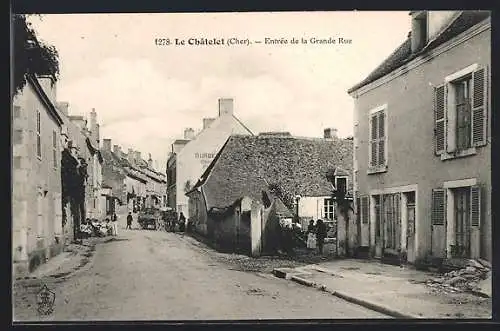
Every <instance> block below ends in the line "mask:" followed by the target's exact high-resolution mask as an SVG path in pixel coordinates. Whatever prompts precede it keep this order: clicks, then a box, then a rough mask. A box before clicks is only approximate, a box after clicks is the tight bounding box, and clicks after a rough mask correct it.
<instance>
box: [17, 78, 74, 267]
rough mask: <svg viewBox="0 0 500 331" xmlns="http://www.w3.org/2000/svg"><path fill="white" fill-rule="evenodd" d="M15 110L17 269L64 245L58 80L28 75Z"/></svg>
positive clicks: (51, 254) (40, 260)
mask: <svg viewBox="0 0 500 331" xmlns="http://www.w3.org/2000/svg"><path fill="white" fill-rule="evenodd" d="M26 79H27V83H26V86H25V87H24V88H23V89H22V90H21V91H20V92H19V93H18V94H16V95H15V97H14V100H13V114H12V134H13V136H12V249H13V251H12V258H13V270H14V273H15V274H16V275H18V274H24V273H28V272H31V271H33V270H34V269H35V268H36V267H37V266H38V265H39V264H41V263H44V262H45V261H46V260H48V259H50V258H51V257H53V256H55V255H57V254H58V253H59V252H61V251H62V249H63V246H64V242H65V238H64V227H63V219H62V202H61V200H62V188H61V150H62V143H61V127H62V126H63V120H62V118H61V116H60V115H59V112H58V111H57V109H56V107H55V98H56V97H55V80H54V79H53V78H52V77H50V76H45V77H35V76H32V75H28V76H27V77H26Z"/></svg>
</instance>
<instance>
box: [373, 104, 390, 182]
mask: <svg viewBox="0 0 500 331" xmlns="http://www.w3.org/2000/svg"><path fill="white" fill-rule="evenodd" d="M386 127H387V123H386V106H385V105H384V106H382V107H378V108H375V109H373V110H372V111H370V146H369V153H370V155H369V159H370V170H371V171H375V172H378V171H385V168H386V150H387V148H386V146H387V145H386V144H387V137H386Z"/></svg>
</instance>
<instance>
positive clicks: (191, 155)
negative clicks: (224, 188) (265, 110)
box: [167, 99, 252, 219]
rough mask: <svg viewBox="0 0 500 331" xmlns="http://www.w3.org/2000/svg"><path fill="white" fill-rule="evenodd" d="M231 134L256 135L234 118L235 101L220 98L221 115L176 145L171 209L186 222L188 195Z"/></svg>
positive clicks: (187, 133) (171, 166) (172, 158)
mask: <svg viewBox="0 0 500 331" xmlns="http://www.w3.org/2000/svg"><path fill="white" fill-rule="evenodd" d="M231 134H248V135H252V132H251V131H250V130H249V129H248V128H247V127H246V126H245V125H244V124H243V123H241V121H240V120H239V119H238V118H237V117H236V116H235V115H234V112H233V99H219V116H218V117H217V118H204V119H203V130H201V132H200V133H199V134H198V135H195V132H194V130H193V129H191V128H188V129H186V130H185V131H184V139H178V140H176V141H175V142H174V143H173V144H172V151H171V153H170V155H169V158H168V161H167V181H168V188H167V189H168V206H169V207H171V208H173V209H175V210H176V211H177V212H178V213H180V212H182V213H183V214H184V216H185V217H186V219H188V218H189V217H190V215H189V210H188V201H187V197H186V195H185V194H186V192H187V191H189V190H190V189H191V188H192V187H193V185H194V184H195V183H196V182H197V181H198V179H199V178H200V176H201V175H202V174H203V171H204V170H205V169H206V168H207V167H208V165H209V164H210V162H211V161H212V160H213V158H214V157H215V155H216V154H217V152H218V151H219V149H220V148H221V147H222V145H223V144H224V142H225V141H226V140H227V138H228V137H229V136H230V135H231Z"/></svg>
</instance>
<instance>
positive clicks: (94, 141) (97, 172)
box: [57, 102, 105, 223]
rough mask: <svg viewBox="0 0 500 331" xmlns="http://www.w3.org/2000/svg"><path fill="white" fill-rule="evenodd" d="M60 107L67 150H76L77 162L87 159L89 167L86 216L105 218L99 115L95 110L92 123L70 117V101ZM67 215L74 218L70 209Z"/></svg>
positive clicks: (82, 118)
mask: <svg viewBox="0 0 500 331" xmlns="http://www.w3.org/2000/svg"><path fill="white" fill-rule="evenodd" d="M57 108H58V110H59V111H60V114H61V117H62V118H63V121H64V133H63V136H65V138H66V140H67V147H68V148H70V149H72V150H73V151H72V153H73V154H74V155H75V157H76V158H77V159H80V160H83V161H84V162H85V164H86V172H87V176H86V180H85V182H84V185H85V203H84V207H85V208H84V210H83V215H82V217H83V218H91V219H101V218H103V217H104V215H105V200H104V198H103V197H102V190H101V189H102V187H101V185H102V164H103V162H104V159H103V158H102V155H101V152H100V150H99V124H98V123H97V113H96V111H95V109H92V111H91V113H90V116H91V118H90V123H87V121H86V120H85V119H84V117H83V116H79V115H70V114H69V109H68V108H69V103H68V102H58V103H57ZM79 162H80V161H79ZM64 207H65V208H68V206H64ZM66 215H68V217H72V216H71V213H70V211H69V209H68V211H67V212H66ZM70 223H71V222H70Z"/></svg>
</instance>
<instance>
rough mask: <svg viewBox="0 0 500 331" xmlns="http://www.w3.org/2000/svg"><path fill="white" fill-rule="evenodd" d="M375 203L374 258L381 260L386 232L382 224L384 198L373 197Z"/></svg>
mask: <svg viewBox="0 0 500 331" xmlns="http://www.w3.org/2000/svg"><path fill="white" fill-rule="evenodd" d="M373 201H374V203H375V206H374V208H375V221H374V230H375V242H374V246H375V253H374V256H375V258H381V257H382V247H383V242H384V231H382V229H383V224H382V213H383V203H382V196H380V195H376V196H374V197H373Z"/></svg>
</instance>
